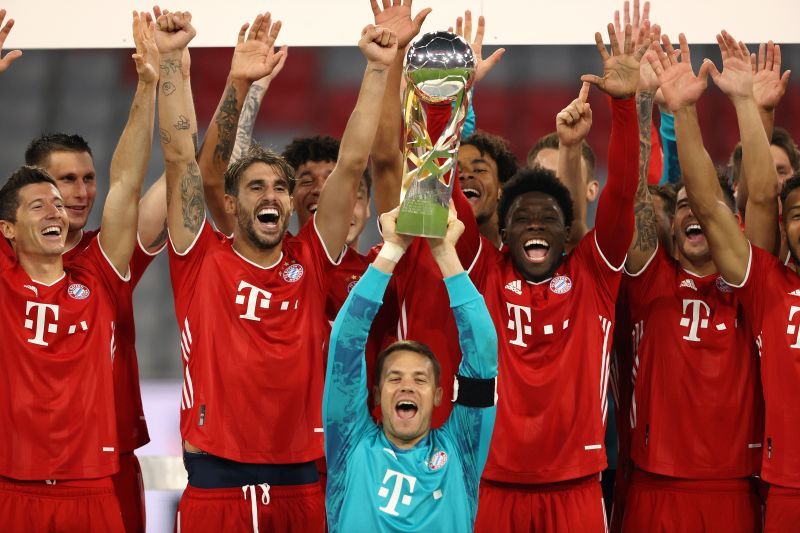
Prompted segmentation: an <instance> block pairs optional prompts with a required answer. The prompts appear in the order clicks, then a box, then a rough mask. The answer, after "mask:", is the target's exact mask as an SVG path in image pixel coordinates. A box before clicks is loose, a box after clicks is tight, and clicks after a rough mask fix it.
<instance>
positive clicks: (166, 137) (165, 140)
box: [158, 128, 172, 144]
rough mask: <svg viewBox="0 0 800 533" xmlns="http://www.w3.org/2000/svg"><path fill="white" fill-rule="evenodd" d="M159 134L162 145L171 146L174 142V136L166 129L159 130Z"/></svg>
mask: <svg viewBox="0 0 800 533" xmlns="http://www.w3.org/2000/svg"><path fill="white" fill-rule="evenodd" d="M158 133H159V135H160V136H161V144H169V143H170V142H171V141H172V135H170V134H169V132H168V131H167V130H165V129H164V128H159V129H158Z"/></svg>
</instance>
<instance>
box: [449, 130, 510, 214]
mask: <svg viewBox="0 0 800 533" xmlns="http://www.w3.org/2000/svg"><path fill="white" fill-rule="evenodd" d="M458 177H459V180H460V183H461V190H462V191H463V192H464V196H466V197H467V200H469V203H470V204H472V212H473V213H474V215H475V219H476V220H477V221H478V224H482V223H484V222H486V221H487V220H489V219H491V217H492V215H493V214H494V213H495V212H496V211H497V202H498V200H499V199H500V179H499V177H498V176H497V162H495V160H494V159H492V157H491V156H490V155H489V154H481V153H480V151H479V150H478V149H477V148H476V147H475V146H472V145H469V144H467V145H461V148H459V149H458Z"/></svg>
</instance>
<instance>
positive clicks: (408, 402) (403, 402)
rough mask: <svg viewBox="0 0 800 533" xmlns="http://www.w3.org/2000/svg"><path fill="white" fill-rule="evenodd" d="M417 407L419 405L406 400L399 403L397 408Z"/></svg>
mask: <svg viewBox="0 0 800 533" xmlns="http://www.w3.org/2000/svg"><path fill="white" fill-rule="evenodd" d="M416 406H417V404H415V403H414V402H410V401H406V400H403V401H400V402H397V407H416Z"/></svg>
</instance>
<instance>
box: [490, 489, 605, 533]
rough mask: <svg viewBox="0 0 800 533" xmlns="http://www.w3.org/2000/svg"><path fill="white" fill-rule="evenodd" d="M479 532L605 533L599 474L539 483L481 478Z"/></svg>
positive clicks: (603, 506)
mask: <svg viewBox="0 0 800 533" xmlns="http://www.w3.org/2000/svg"><path fill="white" fill-rule="evenodd" d="M475 531H476V532H477V533H484V532H486V533H495V532H497V531H503V532H509V533H512V532H518V531H519V532H522V531H524V532H526V533H527V532H528V531H546V532H547V533H604V532H605V531H607V528H606V511H605V505H604V504H603V491H602V490H601V489H600V482H599V480H598V476H597V475H592V476H587V477H583V478H579V479H573V480H568V481H562V482H559V483H547V484H537V485H517V484H513V483H498V482H496V481H488V480H486V479H482V480H481V488H480V494H479V497H478V517H477V519H476V520H475Z"/></svg>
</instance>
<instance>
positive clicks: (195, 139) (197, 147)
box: [192, 131, 200, 157]
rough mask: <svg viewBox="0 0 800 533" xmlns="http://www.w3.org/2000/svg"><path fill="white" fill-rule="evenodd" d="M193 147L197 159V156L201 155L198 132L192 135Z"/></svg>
mask: <svg viewBox="0 0 800 533" xmlns="http://www.w3.org/2000/svg"><path fill="white" fill-rule="evenodd" d="M192 145H194V155H195V157H197V154H199V153H200V141H199V140H198V137H197V132H196V131H195V132H194V133H192Z"/></svg>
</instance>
